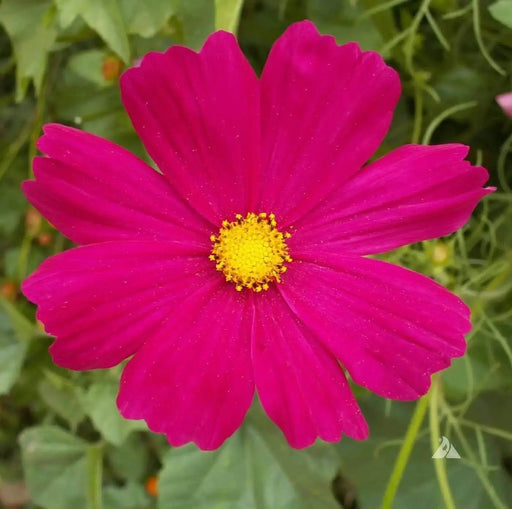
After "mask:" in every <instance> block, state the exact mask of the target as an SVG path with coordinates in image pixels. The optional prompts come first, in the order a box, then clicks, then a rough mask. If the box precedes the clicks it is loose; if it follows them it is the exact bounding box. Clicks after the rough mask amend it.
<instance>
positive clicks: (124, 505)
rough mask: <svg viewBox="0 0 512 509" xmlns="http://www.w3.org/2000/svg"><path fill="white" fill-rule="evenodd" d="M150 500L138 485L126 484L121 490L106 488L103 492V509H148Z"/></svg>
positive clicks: (150, 504) (150, 505) (112, 487)
mask: <svg viewBox="0 0 512 509" xmlns="http://www.w3.org/2000/svg"><path fill="white" fill-rule="evenodd" d="M151 502H152V501H151V499H150V498H149V496H148V495H147V493H146V492H145V490H144V488H143V487H142V486H141V485H140V484H136V483H128V484H126V486H123V487H122V488H117V487H114V486H108V487H107V488H105V489H104V490H103V509H148V508H150V507H153V505H152V503H151Z"/></svg>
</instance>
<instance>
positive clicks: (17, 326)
mask: <svg viewBox="0 0 512 509" xmlns="http://www.w3.org/2000/svg"><path fill="white" fill-rule="evenodd" d="M304 18H309V19H311V20H313V21H314V22H315V23H316V24H317V26H318V28H319V29H320V31H322V32H324V33H331V34H333V35H335V36H336V38H337V39H338V42H340V43H341V42H345V41H349V40H355V41H357V42H359V44H360V45H361V46H362V47H363V49H375V50H378V51H380V52H381V53H382V54H383V55H384V56H385V58H386V59H387V60H388V62H389V63H390V65H392V66H394V67H395V68H396V69H397V70H398V71H399V72H400V75H401V79H402V85H403V89H404V93H403V96H402V99H401V101H400V104H399V107H398V109H397V111H396V114H395V117H394V122H393V125H392V128H391V131H390V133H389V135H388V137H387V139H386V141H385V143H384V144H383V146H382V147H381V149H380V151H379V153H385V152H388V151H389V150H391V149H393V148H395V147H397V146H399V145H402V144H404V143H409V142H414V143H446V142H462V143H466V144H469V145H470V146H471V147H472V151H471V154H470V158H471V159H472V161H473V162H476V163H481V164H483V165H484V166H486V167H487V168H488V169H489V170H490V173H491V184H492V185H496V186H497V187H498V192H496V193H494V194H492V195H490V196H488V197H487V198H486V199H485V200H484V202H483V204H482V205H480V206H479V208H478V209H477V212H476V213H475V214H474V216H473V218H472V220H471V222H470V223H469V224H468V225H467V227H466V228H465V229H464V230H462V231H461V232H458V233H457V234H455V235H453V236H450V237H448V238H444V239H441V240H438V241H431V242H423V243H421V244H417V245H414V246H410V247H407V248H401V249H399V250H397V251H395V252H393V253H391V254H389V255H386V259H388V260H391V261H393V262H396V263H399V264H402V265H404V266H407V267H410V268H413V269H415V270H418V271H420V272H423V273H424V274H427V275H429V276H431V277H433V278H435V279H437V280H438V281H440V282H441V283H442V284H444V285H445V286H447V287H449V288H450V289H452V290H453V291H455V292H456V293H458V294H459V295H461V296H462V297H463V298H464V299H465V300H466V301H467V302H468V304H469V305H470V306H471V308H472V313H473V323H474V329H473V332H472V333H471V335H470V336H469V337H468V345H469V348H468V353H467V355H466V356H465V357H463V358H462V359H457V360H456V361H455V362H454V363H453V366H452V367H451V368H449V369H448V370H446V371H445V372H443V373H442V374H440V375H437V376H435V377H434V380H433V385H432V389H431V391H430V393H429V394H428V395H427V396H425V397H424V398H422V399H421V400H419V401H418V402H416V403H414V402H413V403H398V402H390V401H386V400H383V399H381V398H379V397H377V396H374V395H372V394H370V393H369V392H366V391H364V390H363V389H361V388H356V393H357V396H358V399H359V401H360V403H361V406H362V409H363V412H364V414H365V416H366V418H367V420H368V422H369V425H370V428H371V435H370V438H369V439H368V440H367V441H366V442H354V441H351V440H350V439H343V440H342V441H341V442H340V443H339V444H324V443H318V444H317V445H315V446H314V447H312V448H309V449H307V450H303V451H295V450H291V449H290V448H289V447H288V446H287V445H286V444H285V442H284V439H283V438H282V437H281V435H280V433H279V431H278V430H277V428H275V427H274V426H272V425H270V423H269V422H268V420H267V418H266V417H264V416H263V415H262V412H261V411H260V410H259V408H258V406H257V404H255V405H254V408H253V409H252V410H251V412H250V414H249V416H248V418H247V420H246V423H245V424H244V425H243V427H242V429H241V430H240V431H239V432H238V433H237V434H236V435H235V436H234V437H233V438H232V439H230V440H229V441H228V442H227V443H226V444H225V445H224V446H223V447H222V448H221V449H220V450H218V451H216V452H213V453H202V452H200V451H198V450H197V449H196V448H195V446H186V447H182V448H178V449H171V448H170V447H169V446H168V445H167V443H166V442H165V440H164V439H163V438H162V437H160V436H157V435H154V434H152V433H149V432H147V431H146V429H145V426H144V425H143V424H142V423H139V422H133V421H126V420H123V419H122V418H121V417H120V416H119V414H118V412H117V409H116V407H115V395H116V391H117V383H118V378H119V373H120V368H119V367H118V368H113V369H111V370H104V371H96V372H88V373H75V372H71V371H66V370H62V369H60V368H58V367H56V366H55V365H53V364H52V362H51V360H50V358H49V355H48V353H47V348H48V346H49V344H50V343H51V338H49V337H47V336H46V335H45V334H44V331H43V330H42V328H41V326H40V324H38V323H37V321H36V320H35V318H34V309H33V307H32V306H31V305H30V304H28V303H27V302H26V301H25V300H24V299H23V297H22V295H21V294H20V291H19V285H20V282H21V281H22V280H23V278H24V277H26V276H27V275H28V274H29V273H30V272H31V271H32V270H33V269H34V268H35V267H36V266H37V265H38V264H39V263H40V261H41V260H43V259H44V258H46V257H48V256H50V255H52V254H55V253H57V252H60V251H62V250H63V249H67V248H69V247H71V244H70V242H69V241H68V240H66V239H65V238H64V237H62V236H61V235H60V234H59V233H58V232H57V231H55V230H54V229H53V228H52V226H51V225H50V224H48V223H47V222H45V221H44V220H43V219H42V218H41V216H40V215H39V214H38V213H37V212H36V211H35V210H34V209H32V208H30V207H28V205H27V203H26V201H25V200H24V198H23V196H22V194H21V191H20V182H21V181H22V180H24V179H26V178H28V177H30V176H31V171H32V170H31V163H30V161H31V160H32V158H33V156H34V155H35V154H36V148H35V143H36V141H37V138H38V137H39V135H40V133H41V126H42V124H43V123H45V122H48V121H58V122H61V123H66V124H68V125H73V126H77V127H80V128H83V129H85V130H87V131H91V132H94V133H97V134H99V135H102V136H105V137H107V138H109V139H112V140H114V141H115V142H117V143H119V144H121V145H123V146H125V147H126V148H128V149H129V150H131V151H133V152H135V153H137V154H139V155H140V156H141V157H146V156H145V154H144V151H143V149H142V146H141V144H140V142H139V140H138V138H137V137H136V136H135V134H134V132H133V129H132V127H131V125H130V122H129V120H128V117H127V115H126V113H125V112H124V110H123V108H122V106H121V103H120V99H119V90H118V86H117V80H118V77H119V75H120V73H121V72H122V70H123V69H124V68H126V67H129V66H131V65H133V63H134V62H135V61H136V59H137V58H138V57H140V56H141V55H143V54H144V53H146V52H147V51H149V50H164V49H165V48H167V47H168V46H169V45H171V44H185V45H187V46H190V47H192V48H194V49H198V48H199V47H200V46H201V44H202V42H203V41H204V39H205V37H206V36H207V35H208V34H209V33H211V32H212V31H214V30H215V29H219V28H223V29H226V30H230V31H233V32H238V35H239V39H240V43H241V45H242V48H243V49H244V51H245V53H246V55H247V56H248V58H249V59H250V61H251V63H252V64H253V65H254V67H255V68H256V69H257V71H258V72H259V71H260V70H261V68H262V65H263V63H264V60H265V57H266V54H267V52H268V50H269V48H270V46H271V44H272V43H273V42H274V40H275V39H276V38H277V37H278V36H279V35H280V34H281V32H282V31H283V30H284V28H285V27H286V26H288V25H289V24H290V23H292V22H293V21H296V20H300V19H304ZM0 24H1V25H2V27H3V28H2V30H1V31H0V76H1V77H0V106H1V108H0V153H1V156H0V179H1V180H0V292H1V298H0V423H1V424H0V505H1V504H2V503H3V505H5V506H7V507H24V508H36V507H43V508H47V509H67V508H70V507H77V508H78V507H87V508H91V509H99V508H105V509H146V508H148V509H149V508H153V507H159V508H161V509H165V508H171V507H172V508H185V507H194V508H196V507H197V508H201V507H205V508H206V507H208V508H210V507H243V508H251V507H255V508H256V507H258V508H260V507H269V508H274V507H304V508H309V507H311V508H316V507H326V508H329V507H333V508H335V507H340V506H343V507H345V508H347V509H348V508H355V507H356V506H357V507H360V508H374V507H378V506H380V505H381V504H383V505H384V506H385V507H391V506H392V507H396V508H410V507H417V508H421V507H425V508H432V507H445V506H446V507H465V508H475V509H476V508H488V507H498V508H506V507H510V506H512V489H511V486H512V426H511V422H512V410H511V408H512V406H511V404H510V403H511V395H512V340H511V333H512V227H511V225H512V193H511V186H512V170H511V168H512V153H511V152H512V119H509V118H507V117H506V116H505V115H504V114H503V112H502V111H501V110H500V109H499V108H498V106H497V105H496V103H495V101H494V96H495V95H496V94H498V93H503V92H506V91H509V90H512V1H511V0H499V1H497V2H487V1H483V0H480V1H479V0H423V1H419V0H389V1H379V0H360V1H356V0H352V1H348V0H346V1H343V0H278V1H276V0H245V2H244V1H243V0H216V1H214V0H2V1H1V2H0ZM441 436H446V437H448V438H449V439H450V440H451V441H452V443H453V444H454V445H455V446H456V448H457V450H458V452H459V453H460V455H461V457H462V458H461V459H460V460H432V459H431V456H432V454H433V451H434V450H435V449H436V448H437V446H438V444H439V438H440V437H441ZM154 476H158V487H157V489H156V488H155V478H154ZM26 487H28V492H27V490H26Z"/></svg>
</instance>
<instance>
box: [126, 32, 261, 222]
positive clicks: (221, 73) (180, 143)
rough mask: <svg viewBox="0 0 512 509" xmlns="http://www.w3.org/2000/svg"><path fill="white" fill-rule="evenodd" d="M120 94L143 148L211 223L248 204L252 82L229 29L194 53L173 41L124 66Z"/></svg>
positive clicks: (255, 89) (253, 132)
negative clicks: (160, 50) (163, 49)
mask: <svg viewBox="0 0 512 509" xmlns="http://www.w3.org/2000/svg"><path fill="white" fill-rule="evenodd" d="M121 92H122V97H123V102H124V104H125V106H126V110H127V111H128V113H129V115H130V117H131V119H132V122H133V125H134V127H135V129H136V130H137V132H138V134H139V136H140V137H141V139H142V141H143V143H144V145H145V146H146V149H147V150H148V152H149V154H150V155H151V157H152V158H153V160H154V161H155V162H156V164H157V165H158V166H159V168H160V169H161V170H162V171H163V172H164V174H165V175H166V176H167V178H168V179H169V181H170V182H171V184H172V185H173V186H174V187H175V188H176V189H177V190H178V191H179V192H180V193H181V195H182V196H183V197H184V198H185V199H186V200H187V202H189V203H190V204H191V205H192V206H193V207H194V209H196V210H197V211H198V212H200V213H201V214H202V215H203V216H204V217H206V218H207V219H209V220H210V221H212V222H213V223H215V224H219V223H220V222H221V221H222V220H224V219H232V218H233V216H234V214H236V213H241V214H245V213H246V212H248V211H249V210H251V211H252V209H253V202H254V199H253V196H252V195H253V193H254V188H255V184H254V182H255V181H256V178H257V177H258V172H259V150H260V142H259V136H260V113H259V83H258V79H257V77H256V75H255V74H254V71H253V70H252V68H251V66H250V65H249V63H248V62H247V60H246V59H245V57H244V55H243V54H242V52H241V51H240V48H239V47H238V43H237V42H236V39H235V38H234V36H233V35H232V34H228V33H226V32H216V33H215V34H213V35H211V36H210V37H209V38H208V40H207V41H206V43H205V45H204V47H203V49H202V50H201V52H200V53H199V54H197V53H194V52H193V51H191V50H189V49H187V48H183V47H181V46H173V47H171V48H170V49H169V50H168V51H166V52H165V53H163V54H162V53H149V54H148V55H146V56H145V57H144V59H143V61H142V63H141V65H140V66H139V67H135V68H132V69H129V70H128V71H126V72H125V73H124V74H123V76H122V78H121Z"/></svg>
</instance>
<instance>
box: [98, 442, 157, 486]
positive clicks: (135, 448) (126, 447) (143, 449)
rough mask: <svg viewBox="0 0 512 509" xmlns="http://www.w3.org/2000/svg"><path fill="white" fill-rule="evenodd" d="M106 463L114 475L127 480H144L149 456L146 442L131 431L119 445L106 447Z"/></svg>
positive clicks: (149, 459)
mask: <svg viewBox="0 0 512 509" xmlns="http://www.w3.org/2000/svg"><path fill="white" fill-rule="evenodd" d="M106 456H107V459H108V464H109V465H110V467H111V468H112V469H113V470H114V472H115V473H116V476H118V477H120V478H122V479H126V480H128V481H144V480H145V476H146V475H147V471H148V469H149V465H150V461H151V456H150V451H149V449H148V448H147V444H146V443H145V442H143V441H141V440H140V435H139V434H135V433H132V434H131V435H129V436H128V438H127V439H126V440H125V441H124V442H123V443H122V444H121V445H119V446H117V447H114V446H111V445H109V446H108V447H107V452H106Z"/></svg>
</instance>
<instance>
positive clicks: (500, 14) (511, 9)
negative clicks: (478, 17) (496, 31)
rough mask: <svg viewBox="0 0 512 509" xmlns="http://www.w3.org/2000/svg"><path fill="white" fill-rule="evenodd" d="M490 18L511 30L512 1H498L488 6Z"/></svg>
mask: <svg viewBox="0 0 512 509" xmlns="http://www.w3.org/2000/svg"><path fill="white" fill-rule="evenodd" d="M489 12H490V13H491V16H492V17H493V18H494V19H495V20H496V21H499V22H500V23H503V24H504V25H505V26H507V27H508V28H512V0H498V2H494V3H493V4H492V5H490V6H489Z"/></svg>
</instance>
